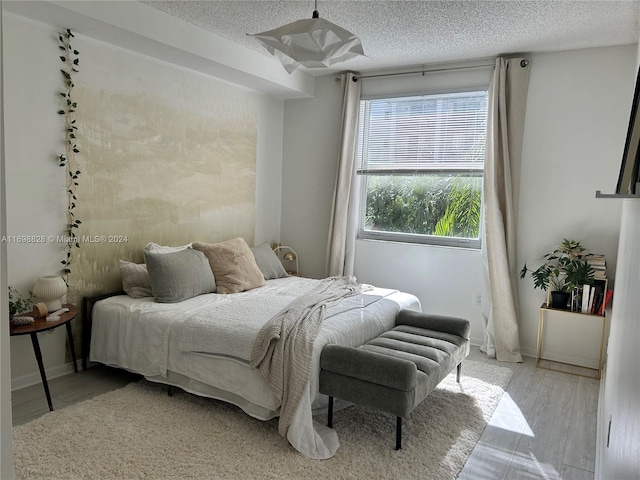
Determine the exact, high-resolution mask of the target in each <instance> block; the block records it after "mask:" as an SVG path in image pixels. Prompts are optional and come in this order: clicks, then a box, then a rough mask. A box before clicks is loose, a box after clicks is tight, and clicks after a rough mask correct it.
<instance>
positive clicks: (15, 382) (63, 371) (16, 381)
mask: <svg viewBox="0 0 640 480" xmlns="http://www.w3.org/2000/svg"><path fill="white" fill-rule="evenodd" d="M46 372H47V380H51V379H53V378H57V377H61V376H63V375H67V374H68V373H73V362H69V363H65V364H63V365H58V366H57V367H50V368H47V369H46ZM39 383H42V379H41V378H40V372H34V373H30V374H28V375H23V376H21V377H16V378H12V379H11V391H12V392H13V391H14V390H20V389H21V388H26V387H30V386H32V385H37V384H39Z"/></svg>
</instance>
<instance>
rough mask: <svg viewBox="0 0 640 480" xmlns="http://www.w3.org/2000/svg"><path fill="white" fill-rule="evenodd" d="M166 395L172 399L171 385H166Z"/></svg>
mask: <svg viewBox="0 0 640 480" xmlns="http://www.w3.org/2000/svg"><path fill="white" fill-rule="evenodd" d="M167 395H168V396H170V397H173V387H172V386H171V385H167Z"/></svg>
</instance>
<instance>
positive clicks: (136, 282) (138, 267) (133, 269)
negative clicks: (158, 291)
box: [120, 260, 153, 298]
mask: <svg viewBox="0 0 640 480" xmlns="http://www.w3.org/2000/svg"><path fill="white" fill-rule="evenodd" d="M120 273H121V274H122V289H123V290H124V291H125V292H126V293H127V295H129V296H130V297H131V298H144V297H153V293H151V283H150V281H149V272H148V271H147V266H146V265H145V264H144V263H140V264H139V263H132V262H126V261H124V260H120Z"/></svg>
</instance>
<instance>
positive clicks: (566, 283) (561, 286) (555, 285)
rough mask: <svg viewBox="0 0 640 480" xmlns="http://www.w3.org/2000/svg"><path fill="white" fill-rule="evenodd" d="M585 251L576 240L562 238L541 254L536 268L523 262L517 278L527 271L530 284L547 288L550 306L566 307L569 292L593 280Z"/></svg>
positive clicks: (543, 288)
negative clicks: (530, 268)
mask: <svg viewBox="0 0 640 480" xmlns="http://www.w3.org/2000/svg"><path fill="white" fill-rule="evenodd" d="M588 254H589V251H588V250H587V249H586V248H585V247H584V246H583V245H582V244H581V243H580V242H577V241H575V240H567V239H566V238H565V239H564V240H563V241H562V243H561V244H560V246H559V247H558V248H556V249H555V250H553V251H552V252H550V253H547V254H545V255H543V257H542V258H543V259H544V263H543V264H542V265H540V266H539V267H538V268H537V269H536V270H529V268H528V267H527V264H526V263H525V264H524V266H523V267H522V270H521V271H520V278H524V277H525V276H526V274H527V273H528V272H530V274H531V277H532V278H533V285H534V288H540V289H542V290H545V291H547V290H549V288H551V292H550V293H551V305H550V306H551V308H561V309H566V308H567V304H568V303H569V297H570V296H571V292H573V291H574V290H576V289H581V288H582V286H583V285H584V284H591V283H593V275H594V270H593V268H592V267H591V265H589V264H588V263H587V255H588Z"/></svg>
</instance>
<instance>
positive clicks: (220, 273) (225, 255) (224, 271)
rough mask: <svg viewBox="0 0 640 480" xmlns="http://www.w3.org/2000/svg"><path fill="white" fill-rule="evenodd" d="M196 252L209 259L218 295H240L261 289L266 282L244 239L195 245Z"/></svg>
mask: <svg viewBox="0 0 640 480" xmlns="http://www.w3.org/2000/svg"><path fill="white" fill-rule="evenodd" d="M193 248H194V250H198V251H201V252H203V253H204V254H205V255H206V256H207V258H208V259H209V264H210V265H211V270H212V271H213V274H214V275H215V277H216V288H217V292H218V293H238V292H244V291H245V290H251V289H252V288H256V287H261V286H263V285H264V284H265V283H266V282H265V280H264V275H262V272H261V271H260V268H258V265H257V264H256V259H255V257H254V256H253V253H251V249H250V248H249V245H247V242H245V241H244V239H243V238H240V237H238V238H234V239H232V240H226V241H224V242H219V243H197V242H194V243H193Z"/></svg>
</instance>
